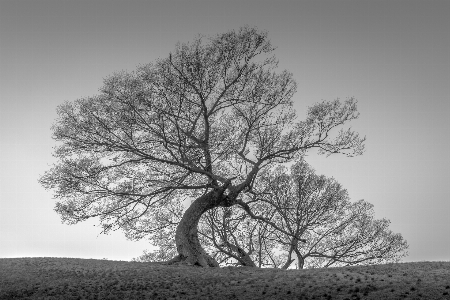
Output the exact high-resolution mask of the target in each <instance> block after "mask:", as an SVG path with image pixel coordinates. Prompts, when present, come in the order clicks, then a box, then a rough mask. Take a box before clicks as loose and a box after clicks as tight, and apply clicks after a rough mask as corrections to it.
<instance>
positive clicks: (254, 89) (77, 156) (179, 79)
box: [40, 27, 365, 266]
mask: <svg viewBox="0 0 450 300" xmlns="http://www.w3.org/2000/svg"><path fill="white" fill-rule="evenodd" d="M273 50H274V48H273V47H272V45H271V43H270V41H269V40H268V39H267V33H265V32H261V31H259V30H257V29H256V28H250V27H244V28H241V29H240V30H238V31H230V32H227V33H224V34H219V35H217V36H215V37H212V38H210V39H209V40H207V42H206V43H205V38H203V37H199V38H197V39H196V40H195V41H194V42H193V43H188V44H179V45H177V47H176V49H175V51H174V53H171V54H169V55H168V57H167V58H164V59H160V60H158V61H157V62H156V63H154V64H147V65H143V66H140V67H139V68H138V69H137V70H136V71H135V72H131V73H126V72H122V73H117V74H114V75H113V76H111V77H109V78H107V79H106V80H105V82H104V86H103V87H102V88H101V90H100V94H99V95H97V96H93V97H88V98H83V99H79V100H76V101H74V102H67V103H65V104H63V105H60V106H59V107H58V110H57V112H58V119H57V120H56V122H55V124H54V125H53V127H52V130H53V134H54V135H53V137H54V139H55V140H56V141H57V142H58V143H59V144H58V146H57V147H56V148H55V152H54V155H55V157H56V158H58V162H57V163H56V164H55V165H54V166H53V167H52V168H51V169H50V170H49V171H48V172H46V173H45V174H44V175H43V176H42V177H41V178H40V183H41V184H42V185H43V186H44V187H45V188H47V189H52V190H54V194H55V198H57V199H58V202H57V204H56V207H55V210H56V212H57V213H59V214H60V215H61V218H62V220H63V221H64V222H67V223H68V224H74V223H77V222H80V221H83V220H86V219H88V218H92V217H99V220H100V222H101V224H102V226H103V229H104V232H105V233H106V232H108V231H109V230H116V229H123V230H124V231H125V233H126V236H127V237H128V238H130V239H139V238H142V237H144V236H145V237H148V238H149V240H150V241H153V242H155V240H156V239H157V237H158V235H160V234H161V232H163V233H164V232H167V234H169V233H170V232H171V230H172V229H173V227H174V226H176V231H175V244H176V249H177V253H178V255H177V256H176V257H174V258H173V259H172V260H171V261H169V262H168V263H176V262H180V261H186V262H187V263H189V264H192V265H200V266H218V263H217V261H216V260H215V259H214V258H213V257H212V256H211V255H209V254H208V253H206V252H205V250H204V249H203V248H202V246H201V244H200V241H199V237H198V230H197V227H198V222H199V220H200V218H201V216H202V215H203V214H204V213H206V212H208V211H209V210H211V209H213V208H216V207H232V206H235V205H237V206H241V207H243V208H245V209H246V211H247V212H249V207H248V204H247V203H246V202H245V200H244V199H243V198H241V197H240V195H241V194H242V193H243V192H249V191H251V190H252V188H253V184H254V181H255V178H256V176H257V175H258V173H259V172H260V171H263V170H264V169H266V168H270V167H272V166H273V165H274V164H276V163H284V162H288V161H290V160H292V159H294V158H296V157H298V156H300V155H303V154H304V153H305V152H306V151H307V150H308V149H312V148H318V149H319V150H320V152H321V153H327V154H331V153H345V154H347V155H348V156H352V155H359V154H361V153H362V152H363V150H364V144H363V142H364V140H365V138H360V137H359V136H358V134H357V133H355V132H353V131H351V130H350V129H349V130H341V131H339V132H338V134H337V136H336V137H335V138H332V137H331V135H330V134H331V131H332V130H333V129H334V128H335V127H337V126H339V125H343V124H345V123H347V122H348V121H351V120H353V119H356V118H357V117H358V113H357V109H356V100H354V99H353V98H351V99H348V100H347V101H345V102H344V103H341V102H340V101H334V102H323V103H320V104H318V105H315V106H313V107H312V108H310V110H309V112H308V118H307V120H306V121H298V120H297V119H296V115H295V112H294V110H293V103H292V96H293V94H294V93H295V91H296V83H295V82H294V80H293V78H292V75H291V74H290V73H289V72H287V71H282V72H280V73H277V72H276V67H277V61H276V59H275V57H274V56H273V55H271V53H272V52H273ZM186 199H191V200H192V203H191V205H190V206H189V207H188V208H187V210H186V211H185V212H184V214H183V216H182V218H181V220H179V222H178V220H177V217H176V216H177V215H178V212H177V210H179V208H180V203H181V201H183V200H186Z"/></svg>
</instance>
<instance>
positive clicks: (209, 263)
mask: <svg viewBox="0 0 450 300" xmlns="http://www.w3.org/2000/svg"><path fill="white" fill-rule="evenodd" d="M205 261H206V265H205V263H203V264H202V263H200V262H199V261H197V260H196V261H194V260H192V259H189V257H185V256H182V255H180V254H178V255H177V256H175V257H174V258H172V259H171V260H167V261H165V262H163V263H162V264H163V265H183V266H195V267H219V264H218V263H217V262H216V261H215V260H211V258H210V257H205Z"/></svg>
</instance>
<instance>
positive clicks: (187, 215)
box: [166, 185, 229, 267]
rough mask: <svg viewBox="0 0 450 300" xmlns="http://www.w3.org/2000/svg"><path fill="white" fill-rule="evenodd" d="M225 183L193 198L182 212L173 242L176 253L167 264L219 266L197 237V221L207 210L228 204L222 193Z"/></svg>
mask: <svg viewBox="0 0 450 300" xmlns="http://www.w3.org/2000/svg"><path fill="white" fill-rule="evenodd" d="M225 189H226V185H224V187H222V188H220V189H216V190H212V191H210V192H208V193H206V194H204V195H203V196H201V197H199V198H197V199H195V201H194V202H192V204H191V205H190V206H189V207H188V209H187V210H186V211H185V212H184V214H183V218H182V219H181V221H180V223H179V224H178V226H177V230H176V232H175V243H176V247H177V251H178V255H177V256H175V257H174V258H173V259H171V260H170V261H168V262H166V263H168V264H177V263H185V264H188V265H196V266H202V267H219V263H218V262H217V261H216V260H215V259H214V258H213V257H212V256H210V255H209V254H208V253H206V251H205V250H204V249H203V248H202V246H201V244H200V240H199V238H198V222H199V220H200V217H201V216H202V215H203V214H204V213H205V212H206V211H208V210H210V209H213V208H215V207H219V206H228V205H229V204H226V203H225V202H226V200H227V197H226V196H224V195H223V192H224V191H225Z"/></svg>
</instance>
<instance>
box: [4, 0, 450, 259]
mask: <svg viewBox="0 0 450 300" xmlns="http://www.w3.org/2000/svg"><path fill="white" fill-rule="evenodd" d="M449 15H450V1H439V0H435V1H425V0H423V1H415V0H408V1H404V0H396V1H391V0H388V1H367V0H359V1H353V0H352V1H345V0H344V1H321V0H314V1H298V0H297V1H284V0H278V1H263V0H261V1H256V0H239V1H170V0H164V1H133V0H127V1H91V0H89V1H64V0H57V1H43V0H32V1H31V0H30V1H21V0H14V1H13V0H11V1H7V0H0V258H5V257H78V258H96V259H102V258H107V259H110V260H131V259H132V258H134V257H137V256H139V255H141V254H142V252H143V250H144V249H152V247H151V245H150V244H149V242H148V241H146V240H141V241H137V242H136V241H129V240H127V239H126V238H125V236H124V234H123V233H122V232H120V231H117V232H114V233H112V234H110V235H100V231H101V230H100V228H99V227H95V226H94V225H98V221H97V220H95V219H94V220H88V221H85V222H83V223H79V224H76V225H65V224H62V223H61V220H60V217H59V216H58V215H57V214H56V212H54V211H53V208H54V205H55V200H54V199H53V198H52V192H51V191H47V190H45V189H44V188H43V187H42V186H40V185H39V183H38V178H39V177H40V176H41V175H43V174H44V172H45V171H46V170H48V169H49V168H50V166H51V165H52V163H54V162H55V159H54V158H53V157H52V151H53V149H52V147H53V146H55V145H56V143H55V141H54V140H52V138H51V135H52V132H51V130H50V127H51V125H52V124H53V122H54V120H55V118H56V116H57V115H56V107H57V106H58V105H59V104H61V103H63V102H64V101H66V100H69V101H74V100H76V99H79V98H82V97H88V96H94V95H96V94H97V93H98V89H99V88H100V87H101V86H102V83H103V79H104V78H105V77H107V76H109V75H112V74H113V73H114V72H116V71H121V70H126V71H133V70H134V69H135V68H136V67H137V66H138V65H140V64H144V63H150V62H154V61H155V60H156V59H157V58H162V57H167V56H168V54H169V52H171V51H173V50H174V48H175V45H176V43H177V42H189V41H192V40H193V39H194V38H195V37H196V36H197V35H198V34H202V35H206V36H211V35H216V34H219V33H223V32H227V31H229V30H232V29H239V27H240V26H244V25H249V26H257V27H258V28H259V29H261V30H267V31H268V35H269V39H270V40H271V42H272V44H273V45H274V46H276V47H277V49H276V50H275V55H276V57H277V58H278V60H279V70H280V71H281V70H283V69H287V70H288V71H290V72H292V73H293V75H294V78H295V80H296V82H297V84H298V89H297V93H296V94H295V95H294V97H293V101H294V105H295V109H296V110H297V113H298V115H299V116H300V117H305V116H306V110H307V107H308V106H311V105H313V104H314V103H316V102H319V101H321V100H334V99H336V98H340V99H342V100H345V99H346V98H348V97H355V98H356V99H358V111H359V112H360V113H361V115H360V118H359V119H358V120H356V121H353V122H352V128H353V129H354V130H356V131H358V132H359V133H360V134H361V135H362V136H366V137H367V141H366V152H365V153H364V154H363V155H362V156H358V157H353V158H348V157H346V156H343V155H332V156H330V157H326V156H317V155H316V154H314V153H311V154H310V155H309V156H308V157H307V159H306V160H307V162H308V163H310V164H311V166H312V167H313V168H314V169H315V170H316V172H317V173H318V174H324V175H326V176H328V177H334V178H335V179H336V180H337V181H338V182H340V183H341V184H342V186H343V187H344V188H346V189H347V191H348V193H349V195H350V198H351V200H352V201H357V200H359V199H364V200H366V201H367V202H369V203H372V204H373V205H374V210H375V217H376V218H377V219H380V218H387V219H389V220H390V221H391V225H390V229H391V230H392V231H393V232H396V233H401V234H402V236H403V237H404V238H405V239H406V240H407V242H408V244H409V246H410V247H409V256H408V257H406V258H404V259H403V261H404V262H414V261H450V250H449V249H450V184H449V182H450V158H449V146H450V143H449V129H450V121H449V120H450V118H449V117H448V116H449V114H450V96H449V95H450V18H448V16H449Z"/></svg>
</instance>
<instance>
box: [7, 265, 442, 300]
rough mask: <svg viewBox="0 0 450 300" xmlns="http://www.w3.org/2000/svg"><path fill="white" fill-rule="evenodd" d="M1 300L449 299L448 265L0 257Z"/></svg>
mask: <svg viewBox="0 0 450 300" xmlns="http://www.w3.org/2000/svg"><path fill="white" fill-rule="evenodd" d="M0 299H2V300H3V299H8V300H9V299H214V300H216V299H227V300H230V299H245V300H250V299H377V300H380V299H433V300H434V299H450V262H416V263H399V264H386V265H375V266H358V267H343V268H328V269H308V270H279V269H254V268H234V267H227V268H220V269H219V268H201V267H191V266H185V265H176V266H173V265H172V266H167V265H162V264H159V263H138V262H126V261H108V260H95V259H78V258H1V259H0Z"/></svg>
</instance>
